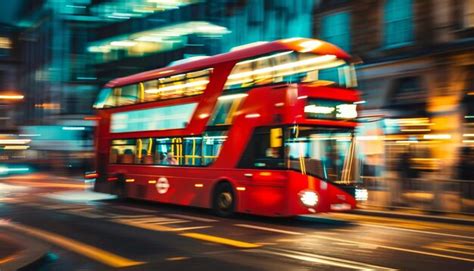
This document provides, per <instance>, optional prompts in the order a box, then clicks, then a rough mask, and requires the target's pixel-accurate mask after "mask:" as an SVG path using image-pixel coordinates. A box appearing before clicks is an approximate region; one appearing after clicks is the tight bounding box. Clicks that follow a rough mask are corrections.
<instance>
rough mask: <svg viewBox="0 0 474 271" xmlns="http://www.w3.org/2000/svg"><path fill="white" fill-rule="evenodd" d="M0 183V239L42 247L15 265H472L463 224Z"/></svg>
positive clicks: (70, 183)
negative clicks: (240, 211) (235, 209)
mask: <svg viewBox="0 0 474 271" xmlns="http://www.w3.org/2000/svg"><path fill="white" fill-rule="evenodd" d="M0 186H1V189H0V219H1V223H0V225H1V226H0V238H1V237H2V236H8V237H9V240H10V241H12V240H13V241H14V240H15V237H16V236H17V237H18V239H17V241H18V244H16V245H18V246H20V247H23V248H28V247H29V246H30V243H29V242H31V244H41V246H43V247H45V248H46V249H47V251H46V252H47V253H46V254H45V255H44V256H43V257H41V258H39V260H37V261H35V263H34V264H33V265H30V266H29V267H28V268H25V269H22V270H42V271H46V270H115V269H123V270H229V271H230V270H473V268H474V236H473V234H472V233H473V232H474V226H470V225H459V224H448V223H439V222H423V221H415V220H405V219H396V218H385V217H383V218H382V217H374V216H365V215H356V214H326V215H318V216H307V217H299V218H295V219H271V218H263V217H254V216H246V215H237V216H235V217H233V218H220V217H215V216H213V215H211V214H210V213H209V211H207V210H202V209H194V208H185V207H178V206H169V205H162V204H151V203H146V202H137V201H124V200H118V199H114V198H110V197H107V195H105V196H102V195H99V194H97V193H92V192H90V190H89V189H88V187H89V185H86V184H84V183H83V182H81V181H80V180H78V179H76V180H73V179H67V178H59V177H54V178H53V177H51V176H48V175H40V174H31V175H24V176H19V177H10V178H3V179H2V180H0ZM2 249H4V250H5V251H6V250H7V249H8V248H4V246H3V245H1V244H0V250H2ZM12 249H13V248H12ZM17 251H18V253H21V249H17ZM11 254H12V255H13V256H12V255H10V256H9V257H5V258H3V259H1V258H0V270H4V269H2V264H8V263H9V262H13V261H15V260H17V259H18V257H15V255H16V254H15V253H11ZM18 255H20V254H18ZM3 256H4V255H1V254H0V257H3ZM6 270H8V269H6Z"/></svg>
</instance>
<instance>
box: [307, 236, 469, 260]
mask: <svg viewBox="0 0 474 271" xmlns="http://www.w3.org/2000/svg"><path fill="white" fill-rule="evenodd" d="M313 236H314V237H316V238H320V239H325V240H330V241H336V242H346V243H353V244H358V245H365V246H366V245H372V246H377V247H379V248H384V249H389V250H397V251H403V252H409V253H415V254H422V255H428V256H433V257H440V258H447V259H453V260H459V261H466V262H474V259H472V258H471V259H470V258H463V257H457V256H449V255H444V254H438V253H431V252H427V251H421V250H414V249H408V248H401V247H392V246H386V245H378V244H371V243H365V242H359V241H350V240H345V239H339V238H334V237H329V236H322V235H313Z"/></svg>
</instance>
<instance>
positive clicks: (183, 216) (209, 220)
mask: <svg viewBox="0 0 474 271" xmlns="http://www.w3.org/2000/svg"><path fill="white" fill-rule="evenodd" d="M166 215H167V216H172V217H178V218H184V219H189V220H195V221H200V222H218V220H215V219H209V218H203V217H197V216H190V215H180V214H166Z"/></svg>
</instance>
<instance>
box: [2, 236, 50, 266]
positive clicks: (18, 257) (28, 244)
mask: <svg viewBox="0 0 474 271" xmlns="http://www.w3.org/2000/svg"><path fill="white" fill-rule="evenodd" d="M49 248H50V247H49V245H46V244H45V243H42V242H39V241H37V240H35V239H30V238H28V237H26V236H22V235H19V234H17V233H14V232H12V231H10V230H7V229H5V228H3V227H2V228H0V270H2V271H13V270H17V269H19V268H22V267H25V266H28V265H30V264H32V263H34V262H36V261H38V260H39V259H41V258H42V257H44V256H45V255H46V254H47V253H48V251H49Z"/></svg>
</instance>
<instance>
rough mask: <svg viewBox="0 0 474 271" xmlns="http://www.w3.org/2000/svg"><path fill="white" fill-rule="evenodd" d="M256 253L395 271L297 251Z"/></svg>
mask: <svg viewBox="0 0 474 271" xmlns="http://www.w3.org/2000/svg"><path fill="white" fill-rule="evenodd" d="M257 251H260V252H265V253H268V254H273V255H277V256H283V257H287V258H291V259H295V260H300V261H305V262H311V263H318V264H323V265H329V266H336V267H340V268H348V269H353V270H366V271H369V270H387V271H388V270H390V271H393V270H397V269H392V268H387V267H383V266H377V265H372V264H366V263H362V262H356V261H351V260H345V259H340V258H334V257H328V256H323V255H316V254H310V253H304V252H297V251H291V250H283V249H272V250H257Z"/></svg>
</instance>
